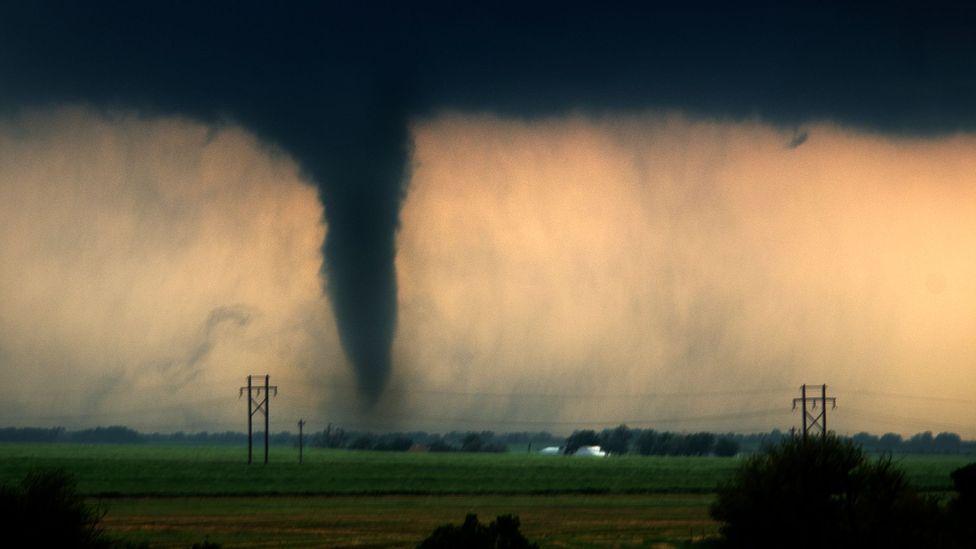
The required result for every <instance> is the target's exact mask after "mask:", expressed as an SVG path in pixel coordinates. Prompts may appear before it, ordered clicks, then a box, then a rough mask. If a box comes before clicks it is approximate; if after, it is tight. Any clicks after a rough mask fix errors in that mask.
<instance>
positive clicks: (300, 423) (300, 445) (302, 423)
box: [298, 419, 305, 465]
mask: <svg viewBox="0 0 976 549" xmlns="http://www.w3.org/2000/svg"><path fill="white" fill-rule="evenodd" d="M304 426H305V420H304V419H299V420H298V463H299V465H301V463H302V449H303V447H304V441H303V440H302V427H304Z"/></svg>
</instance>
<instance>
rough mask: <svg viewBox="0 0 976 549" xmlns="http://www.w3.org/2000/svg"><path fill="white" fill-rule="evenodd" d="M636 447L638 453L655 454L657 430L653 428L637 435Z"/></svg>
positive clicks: (644, 454) (643, 454)
mask: <svg viewBox="0 0 976 549" xmlns="http://www.w3.org/2000/svg"><path fill="white" fill-rule="evenodd" d="M634 447H635V448H636V449H637V453H638V454H640V455H642V456H650V455H652V454H654V449H655V448H656V447H657V431H655V430H653V429H648V430H647V431H641V433H640V434H639V435H637V440H636V441H634Z"/></svg>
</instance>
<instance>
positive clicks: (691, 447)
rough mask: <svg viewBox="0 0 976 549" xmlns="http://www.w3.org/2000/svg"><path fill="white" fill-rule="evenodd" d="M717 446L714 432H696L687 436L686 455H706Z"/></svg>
mask: <svg viewBox="0 0 976 549" xmlns="http://www.w3.org/2000/svg"><path fill="white" fill-rule="evenodd" d="M713 446H715V435H713V434H712V433H695V434H693V435H688V436H687V437H685V455H690V456H705V455H708V454H710V453H711V452H712V447H713Z"/></svg>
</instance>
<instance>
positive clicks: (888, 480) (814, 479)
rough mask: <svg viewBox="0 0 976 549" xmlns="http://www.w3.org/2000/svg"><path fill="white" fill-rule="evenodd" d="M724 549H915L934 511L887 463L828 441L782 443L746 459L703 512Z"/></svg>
mask: <svg viewBox="0 0 976 549" xmlns="http://www.w3.org/2000/svg"><path fill="white" fill-rule="evenodd" d="M710 511H711V515H712V517H713V518H714V519H716V520H718V521H720V522H722V523H723V525H722V527H721V533H722V535H723V536H724V541H725V544H726V545H728V546H731V547H755V548H763V547H784V546H791V547H923V546H927V545H929V544H930V543H931V542H933V539H932V535H934V533H936V532H937V530H938V529H937V528H936V527H935V526H934V524H935V523H936V522H937V521H938V519H939V516H938V508H937V506H936V504H935V502H934V501H932V500H927V499H923V498H921V497H920V496H919V495H918V494H917V493H916V492H915V491H914V490H913V489H912V488H911V487H910V486H909V485H908V482H907V481H906V479H905V475H904V473H902V471H900V470H898V469H897V468H895V467H894V466H893V465H892V463H891V460H890V458H882V459H879V460H877V461H874V462H869V461H868V460H867V459H866V458H865V456H864V453H863V452H862V451H861V449H860V448H859V447H857V446H856V445H855V444H853V443H852V442H851V441H845V440H841V439H838V438H837V437H835V436H828V437H826V438H819V437H818V438H811V439H808V440H803V439H801V438H799V437H790V438H787V439H785V440H784V441H783V442H781V443H780V444H777V445H774V446H768V447H766V448H765V449H764V450H763V451H762V452H760V453H758V454H756V455H754V456H752V457H751V458H749V460H747V461H746V462H745V463H744V464H743V465H742V466H741V467H740V468H739V469H738V470H737V471H736V472H735V474H734V475H733V477H732V479H731V480H730V481H729V482H728V483H726V484H724V485H723V486H721V487H720V488H719V493H718V498H717V500H716V501H715V503H714V504H713V505H712V507H711V510H710Z"/></svg>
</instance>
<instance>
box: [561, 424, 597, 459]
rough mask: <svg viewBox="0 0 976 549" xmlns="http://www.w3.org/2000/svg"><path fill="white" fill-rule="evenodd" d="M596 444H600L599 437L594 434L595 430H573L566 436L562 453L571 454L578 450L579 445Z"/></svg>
mask: <svg viewBox="0 0 976 549" xmlns="http://www.w3.org/2000/svg"><path fill="white" fill-rule="evenodd" d="M598 444H600V438H599V437H598V436H597V435H596V431H591V430H585V431H573V434H571V435H569V437H568V438H566V448H565V449H564V450H563V453H565V454H567V455H572V454H575V453H576V450H579V448H580V446H596V445H598Z"/></svg>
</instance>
